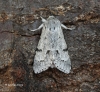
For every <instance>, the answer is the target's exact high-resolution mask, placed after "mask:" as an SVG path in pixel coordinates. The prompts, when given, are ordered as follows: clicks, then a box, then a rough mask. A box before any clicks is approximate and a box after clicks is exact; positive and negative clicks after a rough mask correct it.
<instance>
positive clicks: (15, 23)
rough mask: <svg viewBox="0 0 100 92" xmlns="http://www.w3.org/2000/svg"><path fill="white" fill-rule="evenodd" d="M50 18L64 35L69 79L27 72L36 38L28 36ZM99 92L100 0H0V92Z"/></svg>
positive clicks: (56, 73) (34, 34)
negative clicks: (65, 28) (59, 22)
mask: <svg viewBox="0 0 100 92" xmlns="http://www.w3.org/2000/svg"><path fill="white" fill-rule="evenodd" d="M50 15H53V16H55V17H57V18H58V19H59V20H60V21H61V22H62V23H63V24H64V25H66V26H75V27H76V29H75V30H73V31H67V30H64V31H63V33H64V37H65V40H66V43H67V45H68V51H69V55H70V58H71V61H72V70H71V73H70V74H64V73H62V72H60V71H59V70H57V69H51V68H50V69H48V70H47V71H45V72H42V73H40V74H35V73H34V71H33V68H32V67H33V66H32V65H33V59H34V55H35V50H36V47H37V44H38V41H39V38H40V35H41V30H40V32H30V31H28V29H35V28H37V27H38V26H39V25H40V24H41V20H40V16H42V17H44V18H47V17H48V16H50ZM6 91H8V92H100V0H0V92H6Z"/></svg>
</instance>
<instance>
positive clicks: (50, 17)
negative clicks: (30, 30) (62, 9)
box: [47, 16, 55, 20]
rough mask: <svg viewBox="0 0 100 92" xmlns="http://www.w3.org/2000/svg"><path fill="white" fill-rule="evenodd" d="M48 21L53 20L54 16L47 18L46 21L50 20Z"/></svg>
mask: <svg viewBox="0 0 100 92" xmlns="http://www.w3.org/2000/svg"><path fill="white" fill-rule="evenodd" d="M50 19H55V17H54V16H49V17H48V19H47V20H50Z"/></svg>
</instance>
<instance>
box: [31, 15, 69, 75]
mask: <svg viewBox="0 0 100 92" xmlns="http://www.w3.org/2000/svg"><path fill="white" fill-rule="evenodd" d="M43 22H44V23H43V24H42V26H40V28H42V34H41V37H40V40H39V43H38V46H37V50H36V55H35V58H34V65H33V69H34V72H35V73H41V72H42V71H45V70H47V69H48V68H49V67H52V68H54V67H56V68H57V69H59V70H60V71H62V72H64V73H70V70H71V61H70V58H69V55H68V50H67V44H66V42H65V39H64V36H63V32H62V28H61V27H64V28H65V29H71V28H67V27H66V26H64V25H63V24H61V22H60V21H59V20H58V19H57V18H55V17H54V16H49V18H48V19H47V20H45V19H43ZM62 25H63V26H62ZM40 28H38V29H40ZM38 29H35V30H31V31H36V30H38Z"/></svg>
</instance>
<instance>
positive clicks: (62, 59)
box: [54, 30, 71, 73]
mask: <svg viewBox="0 0 100 92" xmlns="http://www.w3.org/2000/svg"><path fill="white" fill-rule="evenodd" d="M60 31H61V32H60V34H61V35H59V37H60V39H58V42H57V44H58V52H59V53H57V56H56V57H57V59H56V60H55V61H54V64H55V67H56V68H57V69H59V70H60V71H62V72H64V73H69V72H70V70H71V61H70V57H69V55H68V51H67V44H66V41H65V39H64V36H63V33H62V30H60Z"/></svg>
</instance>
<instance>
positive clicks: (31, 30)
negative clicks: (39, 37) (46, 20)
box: [31, 24, 43, 31]
mask: <svg viewBox="0 0 100 92" xmlns="http://www.w3.org/2000/svg"><path fill="white" fill-rule="evenodd" d="M42 27H43V24H41V25H40V26H39V27H38V28H37V29H34V30H31V31H37V30H40V29H41V28H42Z"/></svg>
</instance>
